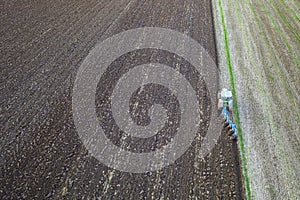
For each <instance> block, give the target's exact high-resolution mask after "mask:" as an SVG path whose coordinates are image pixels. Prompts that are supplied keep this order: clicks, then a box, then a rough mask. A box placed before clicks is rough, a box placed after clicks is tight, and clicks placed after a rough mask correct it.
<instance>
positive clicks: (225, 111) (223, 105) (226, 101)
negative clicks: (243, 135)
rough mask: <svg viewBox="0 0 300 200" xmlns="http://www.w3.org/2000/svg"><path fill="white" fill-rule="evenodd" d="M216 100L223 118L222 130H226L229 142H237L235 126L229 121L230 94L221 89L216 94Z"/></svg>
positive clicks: (231, 105) (230, 111)
mask: <svg viewBox="0 0 300 200" xmlns="http://www.w3.org/2000/svg"><path fill="white" fill-rule="evenodd" d="M218 99H219V100H218V109H219V110H222V115H223V117H224V128H226V131H227V133H228V135H229V137H230V139H231V140H237V137H238V129H237V125H236V124H235V123H234V122H233V121H232V120H231V119H230V116H231V115H232V111H233V97H232V92H231V91H230V90H228V89H225V88H223V89H222V91H221V92H219V93H218Z"/></svg>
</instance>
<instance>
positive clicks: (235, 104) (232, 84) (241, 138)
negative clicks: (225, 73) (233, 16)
mask: <svg viewBox="0 0 300 200" xmlns="http://www.w3.org/2000/svg"><path fill="white" fill-rule="evenodd" d="M219 6H220V10H221V17H222V26H223V31H224V40H225V50H226V57H227V64H228V69H229V75H230V81H231V87H232V93H233V98H234V100H235V101H234V105H233V106H234V114H235V117H236V120H235V121H236V124H237V126H238V131H239V140H240V148H241V152H242V161H243V171H244V177H245V184H246V190H247V198H248V199H250V200H251V199H252V194H251V193H252V192H251V188H250V183H249V177H248V170H247V159H246V156H245V145H244V140H243V134H242V129H241V126H240V115H239V108H238V103H237V94H236V89H235V80H234V74H233V67H232V63H231V55H230V49H229V39H228V32H227V27H226V22H225V13H224V10H223V5H222V0H219Z"/></svg>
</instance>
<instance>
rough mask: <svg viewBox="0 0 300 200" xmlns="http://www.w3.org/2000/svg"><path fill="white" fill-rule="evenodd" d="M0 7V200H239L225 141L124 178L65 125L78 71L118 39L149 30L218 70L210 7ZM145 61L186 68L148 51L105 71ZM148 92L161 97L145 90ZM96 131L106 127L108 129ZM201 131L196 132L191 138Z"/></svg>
mask: <svg viewBox="0 0 300 200" xmlns="http://www.w3.org/2000/svg"><path fill="white" fill-rule="evenodd" d="M0 7H1V20H0V27H1V30H0V31H1V35H0V43H1V45H0V51H1V58H0V69H1V70H0V74H1V76H0V85H1V87H0V90H1V97H0V108H1V110H0V134H1V135H0V141H1V143H0V152H1V153H0V156H1V157H0V198H1V199H46V198H49V199H53V198H54V199H60V198H65V199H91V198H97V199H244V198H245V196H244V187H243V179H242V177H243V176H242V174H241V169H240V158H239V152H238V147H237V144H236V143H235V142H232V141H230V140H229V139H228V137H227V136H226V134H225V133H224V132H223V133H222V136H221V137H220V141H219V143H218V145H217V146H216V147H215V148H214V149H213V151H212V153H211V154H210V155H209V156H208V157H206V158H205V159H204V160H202V159H200V158H199V156H198V155H197V152H198V151H199V148H200V141H199V140H198V139H195V141H194V142H193V144H192V145H191V147H190V148H189V149H188V151H187V152H186V153H185V154H184V155H183V156H181V157H180V158H179V159H178V160H177V161H176V162H175V163H174V164H172V165H170V166H168V167H166V168H164V169H162V170H160V171H156V172H148V173H144V174H130V173H125V172H120V171H117V170H113V169H110V168H108V167H106V166H105V165H103V164H101V163H100V162H99V161H97V160H96V159H94V158H93V157H91V156H90V155H89V154H88V152H87V150H86V149H85V147H84V146H83V144H82V143H81V141H80V139H79V137H78V135H77V132H76V129H75V125H74V122H73V118H72V105H71V101H72V96H71V94H72V89H73V83H74V80H75V76H76V72H77V69H78V68H79V67H80V64H81V63H82V61H83V60H84V58H85V57H86V56H87V55H88V53H89V51H90V50H91V49H92V48H93V47H94V46H95V45H96V44H97V43H98V42H99V41H102V40H103V39H105V38H108V37H110V36H112V35H114V34H116V33H119V32H121V31H124V30H128V29H132V28H137V27H149V26H152V27H153V26H155V27H164V28H169V29H173V30H176V31H179V32H182V33H185V34H187V35H189V36H190V37H192V38H194V39H195V40H197V41H198V42H199V43H200V44H201V45H202V46H203V47H204V48H205V49H206V50H207V51H208V52H209V54H210V55H211V56H212V57H213V58H214V59H215V61H216V62H217V53H216V46H215V40H214V28H213V20H212V12H211V2H210V1H209V0H204V1H194V0H189V1H181V0H175V1H138V0H123V1H108V0H99V1H96V0H87V1H78V0H73V1H71V0H65V1H58V0H49V1H41V0H34V1H33V0H26V1H22V2H21V1H17V0H12V1H5V2H3V1H2V2H1V3H0ZM145 54H146V55H148V56H144V55H145ZM151 61H161V62H163V63H165V64H168V65H170V66H174V65H175V64H176V65H179V66H187V65H188V63H186V62H185V61H184V60H182V59H180V58H178V57H177V56H176V55H173V54H170V53H168V52H163V51H156V50H151V49H149V50H141V51H136V52H132V55H128V56H124V57H122V58H120V59H118V61H116V62H114V63H113V64H112V65H111V67H112V68H113V66H114V65H122V63H123V64H124V63H127V64H128V65H130V63H147V62H151ZM120 63H121V64H120ZM127 64H126V65H127ZM191 69H192V68H191ZM116 73H117V72H116ZM187 73H189V72H187ZM111 75H112V77H111V78H107V79H106V80H104V81H106V82H107V83H108V84H107V85H109V83H110V82H113V81H115V80H114V76H113V75H114V73H111ZM199 79H201V77H199ZM102 85H103V84H102ZM102 87H103V86H102ZM101 89H103V88H101V87H100V88H99V91H101ZM104 89H105V88H104ZM197 89H198V92H199V94H202V96H201V95H200V99H199V101H200V102H201V103H202V104H203V105H204V107H207V108H208V109H207V110H204V111H203V112H204V113H206V115H205V116H207V117H204V119H203V120H204V122H208V121H209V105H210V100H209V98H208V97H207V91H206V87H205V85H204V84H203V86H201V87H200V88H197ZM148 92H149V93H150V95H151V94H153V95H154V93H156V94H157V93H158V94H159V93H160V92H166V91H164V89H163V88H156V87H151V86H149V88H148ZM97 95H98V98H99V101H96V105H98V104H101V101H100V100H101V98H102V97H101V92H98V93H97ZM136 98H139V97H138V96H136ZM170 99H171V100H172V97H170ZM171 100H170V101H171ZM133 101H138V100H137V99H134V98H133ZM157 101H162V100H161V99H158V100H157ZM144 103H145V104H147V103H149V102H144ZM205 105H206V106H205ZM166 106H168V105H166ZM172 109H173V110H176V106H175V107H174V108H172ZM172 109H171V110H172ZM98 112H99V113H101V109H100V110H99V109H98ZM175 118H176V114H175ZM103 123H106V124H107V125H108V126H113V124H110V121H109V120H108V121H105V122H103ZM220 126H221V124H220ZM206 130H207V123H204V124H203V126H202V127H201V130H199V134H200V132H205V131H206ZM171 136H172V134H170V135H167V139H166V141H163V142H167V141H168V139H169V138H168V137H171ZM111 140H112V141H113V142H114V143H115V144H116V145H118V143H119V142H120V139H119V138H113V137H112V138H111ZM159 142H162V141H159V140H157V141H156V143H155V142H154V143H153V141H152V142H151V141H150V142H149V143H148V146H147V148H148V149H149V150H151V147H152V146H151V145H153V146H154V147H159V146H160V144H158V143H159ZM129 145H132V144H129Z"/></svg>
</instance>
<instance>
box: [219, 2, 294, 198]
mask: <svg viewBox="0 0 300 200" xmlns="http://www.w3.org/2000/svg"><path fill="white" fill-rule="evenodd" d="M220 3H221V4H220ZM221 5H222V6H221ZM213 7H214V15H215V24H216V26H215V27H216V35H217V46H218V50H219V55H220V68H221V71H222V83H223V85H224V86H228V85H229V86H230V85H231V83H230V78H229V77H230V75H229V70H228V62H227V61H228V56H226V53H225V52H226V51H225V40H224V29H223V27H222V15H221V7H222V9H223V13H224V16H223V17H225V26H226V28H227V32H228V43H229V51H230V57H231V64H232V68H233V76H234V79H235V89H236V91H237V101H238V107H239V115H240V121H241V124H240V126H241V129H242V131H243V138H244V141H243V142H244V151H243V153H244V156H245V158H246V160H245V161H246V162H245V163H244V164H246V166H247V174H245V175H246V176H247V177H248V178H249V186H250V191H249V188H248V191H247V192H248V194H249V195H248V196H250V197H251V196H252V197H253V198H254V199H299V197H300V125H299V123H300V34H299V33H300V20H299V18H300V3H299V1H295V0H289V1H283V0H278V1H269V0H268V1H262V0H247V1H238V0H234V1H222V0H221V1H219V0H218V1H213Z"/></svg>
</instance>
